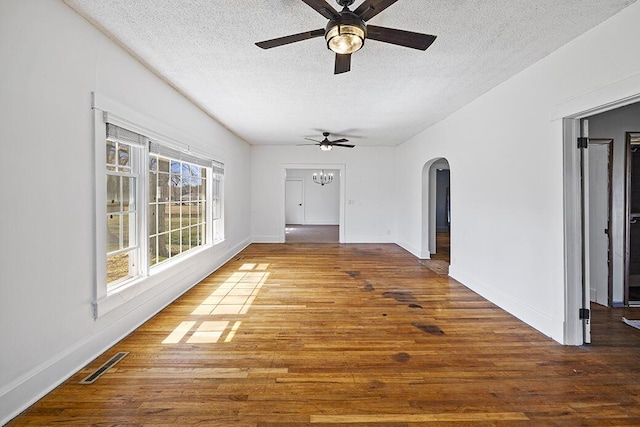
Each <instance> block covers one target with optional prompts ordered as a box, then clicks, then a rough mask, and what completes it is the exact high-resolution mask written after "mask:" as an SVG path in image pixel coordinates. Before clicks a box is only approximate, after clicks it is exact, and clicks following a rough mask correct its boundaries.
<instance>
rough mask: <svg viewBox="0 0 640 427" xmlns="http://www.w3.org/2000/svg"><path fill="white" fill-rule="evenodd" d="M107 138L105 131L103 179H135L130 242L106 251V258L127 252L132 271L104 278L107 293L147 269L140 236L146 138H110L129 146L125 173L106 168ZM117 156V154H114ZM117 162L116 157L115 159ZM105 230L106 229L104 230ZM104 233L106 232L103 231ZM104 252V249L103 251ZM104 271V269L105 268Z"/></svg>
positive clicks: (144, 213) (129, 234) (141, 274)
mask: <svg viewBox="0 0 640 427" xmlns="http://www.w3.org/2000/svg"><path fill="white" fill-rule="evenodd" d="M107 140H108V138H107V136H106V132H105V138H104V141H105V143H104V144H103V151H105V162H104V168H105V179H106V177H107V176H108V175H110V176H119V177H124V178H134V179H135V180H136V185H135V187H134V188H133V192H134V201H133V204H134V221H132V222H129V233H128V236H129V241H130V244H129V246H128V247H127V248H122V249H119V250H116V251H112V252H107V254H106V255H107V258H108V257H109V256H110V255H111V256H113V255H118V254H122V253H126V252H129V253H130V256H129V271H130V272H131V273H132V274H131V275H130V276H128V277H124V278H122V279H120V280H117V281H114V282H106V279H105V283H106V286H107V293H109V292H113V291H114V290H116V289H117V288H119V287H120V286H124V285H126V284H127V283H128V282H130V281H132V280H135V279H137V278H139V277H141V276H144V275H146V273H147V271H146V268H145V265H146V264H147V263H146V262H145V251H144V250H142V248H143V246H142V242H143V241H142V240H141V238H142V237H143V230H144V228H143V227H144V224H145V223H144V222H142V221H143V219H144V217H145V215H146V212H145V205H144V204H142V203H143V202H144V201H145V197H146V195H145V189H144V188H143V185H144V177H145V176H146V175H143V174H144V173H146V172H145V163H146V162H145V156H146V155H145V152H146V149H145V146H146V140H145V139H144V138H142V139H141V144H139V145H137V144H129V143H126V142H123V141H120V140H117V139H116V140H114V139H111V140H112V141H117V143H118V144H121V145H127V146H128V147H129V155H130V162H129V163H130V167H131V172H129V173H126V172H122V171H109V170H107V169H106V165H107V159H106V150H105V148H106V142H107ZM116 157H117V155H116ZM116 162H117V159H116ZM105 187H106V182H105ZM106 200H107V198H106V197H105V198H104V200H103V203H104V202H106ZM107 215H109V212H107V213H106V214H105V216H104V218H105V219H106V217H107ZM105 231H106V230H105ZM105 234H106V233H105ZM105 252H106V251H105ZM105 271H106V270H105Z"/></svg>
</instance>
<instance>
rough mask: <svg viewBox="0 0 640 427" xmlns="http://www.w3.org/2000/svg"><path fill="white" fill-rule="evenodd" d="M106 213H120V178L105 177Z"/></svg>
mask: <svg viewBox="0 0 640 427" xmlns="http://www.w3.org/2000/svg"><path fill="white" fill-rule="evenodd" d="M107 212H120V177H119V176H113V175H107Z"/></svg>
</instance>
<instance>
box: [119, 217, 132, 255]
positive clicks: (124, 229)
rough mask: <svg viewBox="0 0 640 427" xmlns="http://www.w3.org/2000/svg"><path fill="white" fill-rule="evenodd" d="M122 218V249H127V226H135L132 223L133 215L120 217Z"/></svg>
mask: <svg viewBox="0 0 640 427" xmlns="http://www.w3.org/2000/svg"><path fill="white" fill-rule="evenodd" d="M120 217H121V218H122V248H128V247H129V231H130V230H129V224H135V222H134V221H133V218H130V217H133V214H129V215H121V216H120Z"/></svg>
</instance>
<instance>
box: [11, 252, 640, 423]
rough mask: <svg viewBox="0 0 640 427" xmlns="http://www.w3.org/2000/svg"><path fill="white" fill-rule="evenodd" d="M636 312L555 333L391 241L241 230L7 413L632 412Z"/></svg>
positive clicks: (601, 416)
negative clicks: (70, 370)
mask: <svg viewBox="0 0 640 427" xmlns="http://www.w3.org/2000/svg"><path fill="white" fill-rule="evenodd" d="M513 280H514V281H517V280H518V278H517V277H514V278H513ZM634 313H637V312H634V311H632V310H630V309H627V310H622V311H613V310H606V309H598V308H596V309H595V310H594V316H595V319H594V325H593V330H594V344H593V345H591V346H584V347H563V346H561V345H559V344H557V343H555V342H554V341H552V340H551V339H549V338H547V337H545V336H543V335H541V334H540V333H539V332H537V331H535V330H533V329H532V328H530V327H529V326H527V325H525V324H523V323H522V322H520V321H518V320H517V319H515V318H514V317H513V316H511V315H509V314H507V313H506V312H504V311H503V310H501V309H499V308H497V307H496V306H494V305H493V304H491V303H489V302H487V301H486V300H484V299H482V298H480V297H479V296H478V295H476V294H475V293H473V292H471V291H469V290H468V289H467V288H465V287H464V286H462V285H460V284H459V283H457V282H456V281H455V280H452V279H450V278H448V277H447V276H446V275H442V274H436V273H435V272H433V271H432V270H430V269H429V268H426V267H424V266H423V265H421V264H420V263H419V262H418V261H417V260H416V258H415V257H413V256H411V255H410V254H408V253H407V252H405V251H404V250H402V249H401V248H399V247H398V246H396V245H392V244H380V245H377V244H376V245H339V244H286V245H269V244H253V245H251V246H249V247H248V248H247V249H245V250H244V251H243V252H242V253H241V254H240V255H239V256H238V257H236V258H235V259H234V260H233V261H231V262H229V263H228V264H227V265H225V266H224V267H223V268H221V269H220V270H218V271H217V272H216V273H214V274H212V275H211V276H210V277H208V278H207V279H206V280H204V281H203V282H202V283H201V284H199V285H198V286H196V287H195V288H193V289H192V290H191V291H189V292H188V293H186V294H185V295H184V296H183V297H182V298H180V299H179V300H177V301H176V302H175V303H173V304H172V305H171V306H169V307H168V308H166V309H165V310H163V311H162V312H161V313H160V314H158V315H157V316H155V317H154V318H153V319H151V320H150V321H148V322H147V323H146V324H144V325H143V326H142V327H141V328H139V329H138V330H137V331H135V332H134V333H132V334H131V335H130V336H128V337H127V338H125V339H124V340H122V341H121V342H120V343H118V344H117V345H116V346H114V347H113V348H111V349H110V350H109V351H107V352H106V353H105V354H104V355H102V356H100V357H99V358H98V359H97V360H95V361H94V362H92V363H91V364H90V365H89V366H87V367H86V368H85V369H82V370H81V371H80V372H78V373H77V374H76V375H74V376H73V377H72V378H70V379H69V380H68V381H67V382H66V383H65V384H63V385H62V386H60V387H58V388H57V389H55V390H54V391H52V392H51V393H50V394H48V395H47V396H46V397H44V398H43V399H42V400H40V401H39V402H37V403H36V404H35V405H33V406H32V407H31V408H30V409H28V410H27V411H26V412H25V413H24V414H22V415H21V416H19V417H18V418H16V419H15V420H14V421H13V422H11V423H9V425H11V426H20V425H54V424H57V425H65V426H66V425H73V424H77V425H189V424H201V425H215V426H226V425H230V426H302V425H309V424H313V425H360V426H365V425H380V426H417V425H429V424H432V425H443V424H444V425H451V426H455V425H484V426H495V425H505V426H506V425H535V426H547V425H552V426H553V425H556V426H567V425H593V426H606V425H618V426H619V425H629V426H631V425H636V426H637V425H640V331H639V330H636V329H633V328H630V327H629V326H627V325H624V324H623V323H622V322H621V321H620V317H621V316H622V315H627V316H629V317H633V314H634ZM636 318H638V317H636ZM118 351H128V352H130V354H129V355H128V356H127V357H125V358H124V359H123V360H122V361H121V362H119V363H118V364H117V365H115V366H114V367H113V368H112V369H111V370H109V371H108V372H107V373H106V374H104V375H103V376H102V377H101V378H99V379H98V381H97V382H95V383H94V384H92V385H80V384H78V382H79V381H80V380H81V379H83V378H84V377H85V376H87V375H88V374H89V373H90V372H92V371H93V370H94V369H96V368H97V367H98V366H100V365H101V364H102V363H104V362H105V361H106V360H107V359H108V358H109V357H111V356H112V355H113V354H115V353H116V352H118Z"/></svg>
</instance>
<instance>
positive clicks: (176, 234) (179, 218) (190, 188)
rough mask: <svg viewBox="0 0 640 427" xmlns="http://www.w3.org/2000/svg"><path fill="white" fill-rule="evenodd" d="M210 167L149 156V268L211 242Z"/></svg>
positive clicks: (159, 156) (154, 155) (153, 155)
mask: <svg viewBox="0 0 640 427" xmlns="http://www.w3.org/2000/svg"><path fill="white" fill-rule="evenodd" d="M207 193H208V180H207V168H205V167H203V166H199V165H195V164H192V163H187V162H184V161H180V160H172V159H170V158H168V157H164V156H161V155H156V154H150V155H149V215H148V218H149V265H150V266H154V265H156V264H159V263H161V262H163V261H166V260H168V259H170V258H172V257H175V256H176V255H180V254H181V253H183V252H186V251H188V250H190V249H193V248H197V247H199V246H203V245H205V244H207V243H209V242H207V211H206V208H207Z"/></svg>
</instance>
